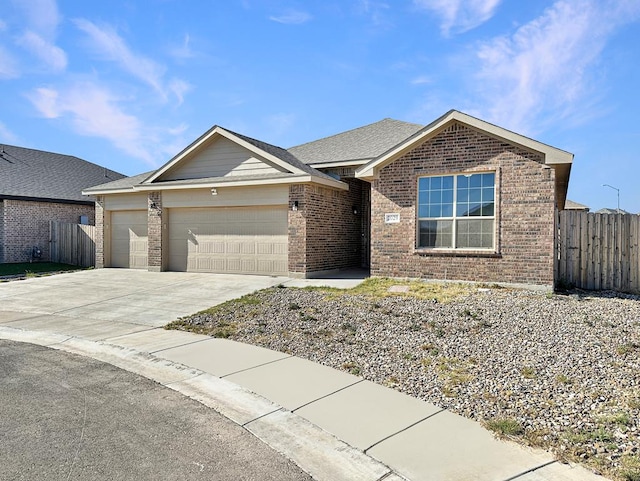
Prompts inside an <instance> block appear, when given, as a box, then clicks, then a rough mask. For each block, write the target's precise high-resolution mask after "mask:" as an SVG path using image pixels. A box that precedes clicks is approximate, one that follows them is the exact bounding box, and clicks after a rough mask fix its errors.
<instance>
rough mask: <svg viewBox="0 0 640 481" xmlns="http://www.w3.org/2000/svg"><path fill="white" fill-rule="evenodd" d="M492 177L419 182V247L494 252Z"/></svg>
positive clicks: (458, 177) (449, 177)
mask: <svg viewBox="0 0 640 481" xmlns="http://www.w3.org/2000/svg"><path fill="white" fill-rule="evenodd" d="M494 199H495V173H493V172H490V173H481V174H460V175H444V176H438V177H421V178H419V179H418V247H429V248H440V249H493V245H494V242H493V233H494V222H495V200H494Z"/></svg>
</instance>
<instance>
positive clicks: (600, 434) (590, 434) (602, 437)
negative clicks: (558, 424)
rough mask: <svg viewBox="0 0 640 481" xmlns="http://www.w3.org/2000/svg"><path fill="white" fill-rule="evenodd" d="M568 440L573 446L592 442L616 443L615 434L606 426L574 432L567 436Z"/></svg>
mask: <svg viewBox="0 0 640 481" xmlns="http://www.w3.org/2000/svg"><path fill="white" fill-rule="evenodd" d="M566 438H567V441H569V442H570V443H571V444H585V443H588V442H591V441H599V442H601V443H609V442H612V441H615V436H614V435H613V433H612V432H611V431H609V430H608V429H607V428H605V427H604V426H598V427H597V428H595V429H582V430H580V431H572V432H569V433H568V434H567V436H566Z"/></svg>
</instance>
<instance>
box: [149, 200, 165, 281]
mask: <svg viewBox="0 0 640 481" xmlns="http://www.w3.org/2000/svg"><path fill="white" fill-rule="evenodd" d="M147 205H148V210H147V218H148V229H149V230H148V237H147V240H148V252H149V253H148V258H147V268H148V270H149V271H153V272H160V271H161V270H163V269H162V267H163V262H162V250H163V249H162V240H163V239H162V192H149V197H148V199H147Z"/></svg>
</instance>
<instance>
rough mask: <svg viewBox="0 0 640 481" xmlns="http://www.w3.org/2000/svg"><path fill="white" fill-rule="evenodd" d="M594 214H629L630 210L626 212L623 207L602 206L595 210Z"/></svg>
mask: <svg viewBox="0 0 640 481" xmlns="http://www.w3.org/2000/svg"><path fill="white" fill-rule="evenodd" d="M594 214H631V212H627V211H626V210H624V209H609V208H608V207H603V208H602V209H600V210H597V211H595V212H594Z"/></svg>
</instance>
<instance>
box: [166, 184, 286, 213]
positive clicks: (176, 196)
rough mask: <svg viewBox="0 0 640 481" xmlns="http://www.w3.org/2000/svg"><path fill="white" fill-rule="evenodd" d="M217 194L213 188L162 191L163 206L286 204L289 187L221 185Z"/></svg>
mask: <svg viewBox="0 0 640 481" xmlns="http://www.w3.org/2000/svg"><path fill="white" fill-rule="evenodd" d="M216 190H217V192H218V193H217V195H211V189H187V190H166V191H164V192H163V193H162V205H163V207H167V208H172V207H231V206H249V205H286V204H287V203H288V201H289V187H288V186H286V185H265V186H260V187H219V188H217V189H216Z"/></svg>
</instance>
